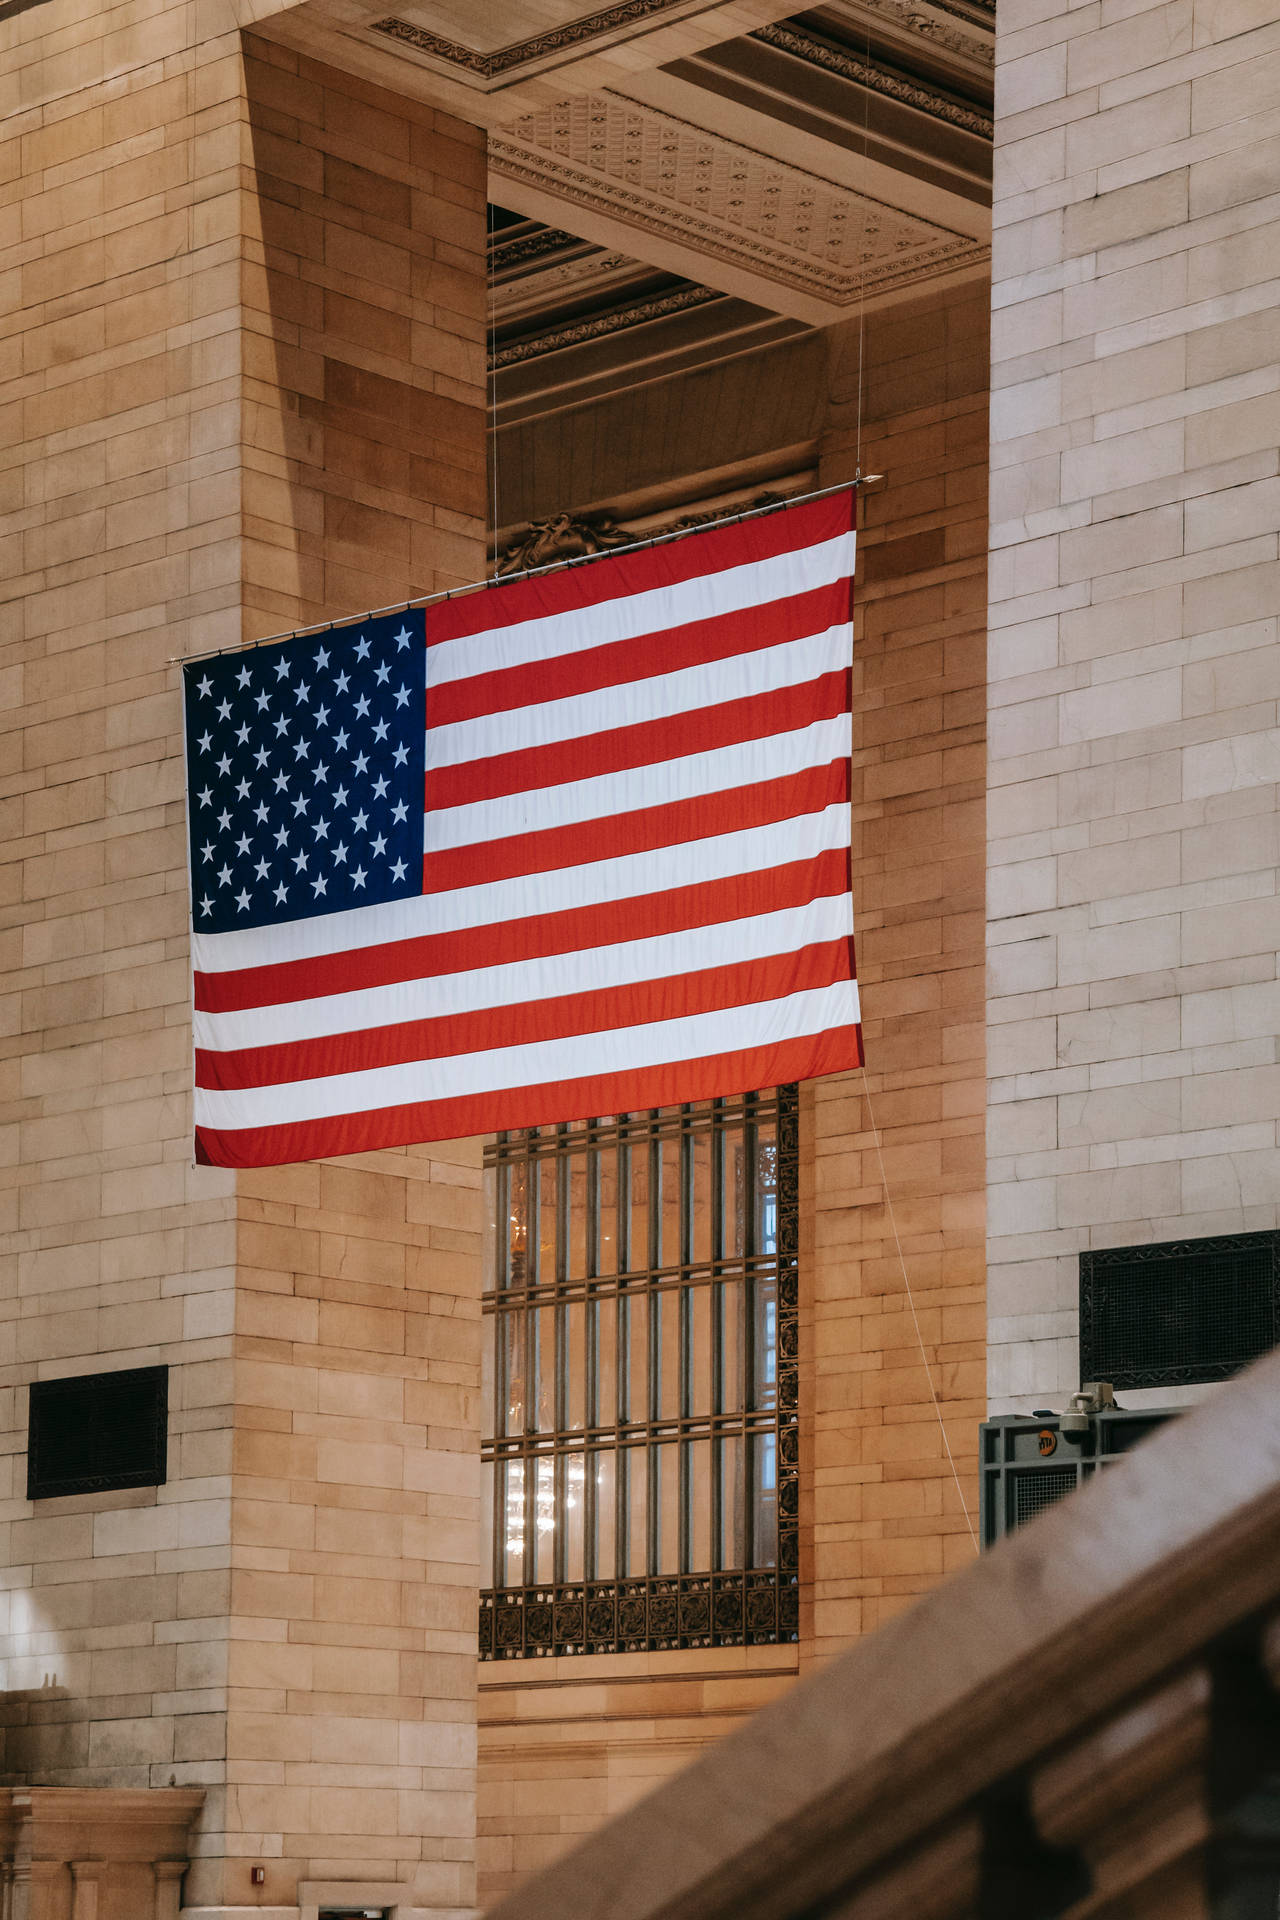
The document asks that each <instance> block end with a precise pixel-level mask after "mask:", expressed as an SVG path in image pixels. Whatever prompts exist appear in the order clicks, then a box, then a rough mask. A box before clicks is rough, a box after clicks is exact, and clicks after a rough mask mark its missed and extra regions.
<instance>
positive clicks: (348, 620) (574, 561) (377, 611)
mask: <svg viewBox="0 0 1280 1920" xmlns="http://www.w3.org/2000/svg"><path fill="white" fill-rule="evenodd" d="M883 479H884V475H883V474H882V473H862V472H858V473H855V474H854V477H853V479H852V480H839V481H837V482H836V484H835V485H834V486H831V487H817V488H815V489H814V491H813V492H812V493H796V494H792V495H790V496H789V497H788V498H787V499H785V500H772V501H770V502H769V504H768V506H765V507H743V508H742V509H741V510H740V511H738V512H736V513H725V514H721V515H720V516H719V517H718V518H716V519H715V520H706V521H703V522H702V523H701V524H700V525H698V526H696V527H672V528H671V529H670V531H669V532H667V533H652V534H647V535H646V536H645V537H644V539H642V540H629V541H628V542H627V544H626V545H625V546H622V547H606V548H604V549H603V550H602V551H601V552H599V553H578V554H574V556H573V557H572V558H571V559H569V560H550V561H548V562H547V564H546V566H544V567H525V568H523V569H522V571H521V572H519V573H503V574H495V575H494V576H493V578H492V579H489V580H470V581H468V582H467V584H466V585H465V586H461V587H445V588H443V589H442V590H441V591H440V592H439V593H426V594H423V595H421V596H420V598H418V599H416V600H393V601H392V603H391V605H390V606H389V607H373V608H371V609H370V610H369V611H367V612H362V613H343V614H338V615H336V616H335V617H334V618H333V619H332V620H317V621H315V622H314V623H313V624H312V625H311V626H309V627H286V628H285V629H284V631H283V632H282V633H267V634H264V635H263V636H262V638H261V639H260V640H242V641H241V642H240V643H239V645H237V646H233V647H207V648H206V649H205V650H204V652H202V653H173V654H170V655H169V662H168V664H169V665H170V666H171V667H181V666H193V665H196V664H198V663H199V662H200V661H201V660H220V659H222V657H223V656H224V654H228V653H252V652H253V650H254V649H255V648H256V647H269V646H272V645H274V644H275V643H276V642H277V641H280V640H299V639H302V638H303V637H304V636H305V635H307V634H309V633H331V632H332V631H333V630H334V628H335V627H349V626H356V625H358V624H359V622H360V621H362V620H380V619H385V617H386V616H387V615H388V614H391V613H400V612H404V613H408V612H409V611H410V609H412V608H416V607H431V606H438V605H439V604H440V603H441V602H442V601H445V600H456V599H458V598H459V597H460V596H461V595H463V594H471V593H484V592H487V591H488V590H490V589H491V588H493V587H507V586H511V585H513V584H514V583H515V582H516V581H517V580H534V579H537V578H538V577H539V576H541V575H543V574H547V573H563V572H564V571H565V569H566V568H568V567H584V566H587V565H589V563H590V562H591V561H593V560H612V559H616V558H617V556H618V555H619V554H623V553H640V552H642V551H643V550H644V549H645V548H646V547H657V546H662V545H663V544H664V543H665V542H667V541H670V540H687V539H688V538H689V537H690V535H691V534H695V533H710V532H712V531H713V529H715V528H716V527H731V526H734V525H736V524H737V522H738V521H740V520H756V519H761V518H763V517H764V516H765V515H767V514H770V513H785V512H786V510H787V508H788V507H802V506H805V505H807V504H808V502H809V501H811V500H825V499H827V498H828V496H829V495H831V494H833V493H844V492H846V491H847V490H848V489H850V488H855V489H856V488H858V487H867V486H871V485H873V484H874V483H875V482H876V481H879V480H883Z"/></svg>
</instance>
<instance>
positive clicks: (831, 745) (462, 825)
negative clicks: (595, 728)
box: [422, 713, 853, 853]
mask: <svg viewBox="0 0 1280 1920" xmlns="http://www.w3.org/2000/svg"><path fill="white" fill-rule="evenodd" d="M852 747H853V720H852V718H851V717H850V715H849V714H847V713H838V714H836V715H835V716H834V717H833V718H832V719H830V720H814V721H812V722H811V723H810V725H809V726H807V727H797V728H796V729H795V731H794V732H792V733H772V734H766V735H765V736H764V738H763V739H760V740H741V741H739V742H738V743H737V744H736V745H735V746H732V747H712V748H711V749H710V750H709V751H708V752H706V753H691V754H688V755H686V757H685V758H684V759H682V760H661V761H659V762H658V763H657V764H656V765H655V766H651V767H625V768H624V769H623V770H622V771H621V772H620V773H598V774H596V775H594V777H593V778H591V779H589V780H569V781H566V782H565V784H564V785H563V786H562V787H534V788H532V789H531V790H528V791H526V792H522V793H503V794H499V795H498V797H497V799H495V800H472V801H469V802H468V803H467V804H465V805H463V806H460V807H433V808H431V809H430V810H429V811H428V812H427V814H426V815H425V817H424V819H423V823H422V834H423V846H424V849H425V851H426V852H427V853H442V852H444V851H445V850H446V849H448V848H450V847H470V846H483V845H484V844H485V842H486V841H490V840H507V839H519V838H522V837H523V836H524V835H525V834H528V833H542V832H545V831H546V830H547V829H548V828H549V827H570V826H576V825H578V824H580V823H581V822H582V821H584V820H616V819H617V818H618V817H619V816H620V815H622V814H627V813H639V812H642V811H643V809H644V808H646V807H663V806H669V805H671V804H673V803H674V802H675V801H677V800H696V799H700V798H702V797H703V796H705V795H706V794H709V793H728V792H731V791H733V790H734V789H735V788H737V787H754V786H758V785H760V784H761V783H762V782H764V781H766V780H785V779H786V778H787V777H788V776H789V775H790V774H793V773H803V772H804V771H805V769H806V768H808V767H826V766H830V764H831V762H832V761H833V760H841V759H847V758H848V756H849V754H850V752H851V750H852Z"/></svg>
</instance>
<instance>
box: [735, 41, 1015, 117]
mask: <svg viewBox="0 0 1280 1920" xmlns="http://www.w3.org/2000/svg"><path fill="white" fill-rule="evenodd" d="M751 38H752V39H753V40H760V41H762V42H763V43H764V44H765V46H769V47H777V48H778V49H779V51H780V52H782V53H789V54H792V55H794V57H795V58H796V59H798V60H805V61H807V62H808V63H809V65H810V66H814V67H823V68H825V69H826V71H827V72H828V73H838V74H839V75H840V77H841V78H842V79H844V80H852V81H854V82H856V84H857V85H858V86H861V87H869V88H870V89H871V91H872V92H873V93H881V94H884V95H885V96H886V97H887V98H888V99H891V100H897V101H899V102H900V103H901V104H902V105H903V106H907V107H914V108H915V109H916V110H917V112H919V113H927V114H930V115H932V117H933V118H934V119H935V120H945V121H947V122H948V124H949V125H951V126H953V127H962V128H963V129H964V131H965V132H966V133H976V134H977V135H978V136H979V137H980V138H981V139H984V140H989V139H990V138H991V133H992V120H991V115H990V114H989V113H983V112H981V111H980V110H979V109H978V108H977V107H971V106H967V105H966V104H965V103H964V102H963V101H960V100H955V99H953V98H952V97H951V96H950V95H949V94H947V93H944V92H943V91H942V90H941V89H940V88H938V87H931V86H928V85H926V84H925V82H924V81H923V80H919V79H914V78H912V77H910V76H909V75H907V74H901V73H895V72H893V70H892V69H891V68H889V67H886V66H883V65H882V64H881V63H880V62H879V61H877V60H867V59H864V58H863V57H862V56H861V55H860V54H857V53H854V52H852V51H851V50H850V49H849V48H847V47H838V46H835V45H833V44H832V43H831V42H830V41H828V40H824V39H822V38H820V36H819V35H817V34H815V33H811V32H809V30H808V29H807V28H805V27H800V26H797V25H796V24H795V22H794V21H791V20H780V21H776V22H775V23H774V24H773V25H772V26H764V27H757V28H756V30H755V32H754V33H753V34H752V35H751Z"/></svg>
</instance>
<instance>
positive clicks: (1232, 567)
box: [988, 0, 1280, 1410]
mask: <svg viewBox="0 0 1280 1920" xmlns="http://www.w3.org/2000/svg"><path fill="white" fill-rule="evenodd" d="M1278 133H1280V25H1278V24H1277V23H1276V20H1275V13H1274V8H1272V7H1270V6H1268V5H1266V4H1265V3H1264V0H1172V3H1171V4H1159V5H1150V6H1142V5H1139V6H1134V5H1130V4H1127V3H1126V4H1123V5H1118V4H1115V5H1113V4H1111V0H1104V4H1103V5H1102V7H1101V10H1100V11H1099V9H1098V8H1095V7H1078V8H1074V9H1068V8H1067V7H1065V6H1063V5H1061V4H1057V3H1056V0H1007V4H1002V7H1001V14H1000V28H999V36H998V82H997V139H998V151H997V156H996V189H995V219H996V245H995V267H994V275H995V282H994V289H993V321H992V324H993V344H994V364H993V372H992V416H991V417H992V478H991V523H992V525H991V543H992V556H991V624H992V636H991V676H990V715H989V732H990V754H991V761H990V765H991V794H990V819H991V850H990V872H989V881H988V897H989V913H990V927H989V941H990V949H991V1000H990V1006H989V1021H990V1027H989V1042H988V1044H989V1062H990V1071H991V1076H992V1079H991V1101H992V1111H991V1132H990V1159H989V1183H990V1234H991V1238H990V1244H989V1257H990V1282H989V1284H990V1301H991V1321H990V1336H991V1375H990V1387H991V1394H992V1405H993V1408H994V1409H995V1410H1002V1409H1005V1408H1012V1407H1020V1406H1025V1405H1027V1404H1028V1403H1029V1401H1030V1400H1031V1399H1034V1398H1044V1397H1046V1396H1048V1397H1050V1398H1053V1397H1054V1396H1055V1395H1056V1396H1061V1395H1062V1394H1063V1393H1064V1392H1066V1391H1068V1390H1070V1389H1073V1388H1074V1387H1075V1386H1076V1385H1077V1384H1078V1376H1077V1371H1076V1366H1077V1356H1076V1339H1075V1335H1076V1310H1077V1254H1078V1252H1079V1250H1080V1249H1081V1248H1088V1247H1103V1246H1123V1245H1127V1244H1130V1243H1134V1242H1139V1241H1150V1240H1162V1239H1167V1238H1170V1237H1173V1236H1183V1235H1194V1234H1209V1233H1215V1232H1223V1231H1236V1230H1239V1229H1241V1228H1262V1227H1267V1228H1269V1227H1274V1226H1275V1225H1276V1224H1277V1220H1278V1218H1280V1215H1278V1212H1277V1173H1278V1172H1280V1158H1278V1156H1277V1142H1276V1098H1275V1096H1276V1086H1277V1074H1278V1073H1280V1068H1278V1067H1277V1064H1276V1061H1277V1054H1276V1037H1275V1036H1276V1032H1277V1008H1278V1007H1280V985H1278V984H1277V977H1276V949H1277V946H1278V945H1280V898H1278V897H1277V890H1276V863H1277V857H1278V855H1280V815H1278V813H1277V786H1276V782H1277V779H1278V778H1280V760H1278V759H1277V740H1278V739H1280V734H1278V733H1277V718H1278V709H1277V699H1278V698H1280V651H1278V650H1277V647H1276V644H1275V642H1276V622H1275V600H1276V586H1277V580H1278V578H1280V572H1278V560H1277V556H1278V554H1280V454H1278V453H1277V440H1278V439H1280V428H1278V426H1277V422H1278V421H1280V323H1278V322H1277V317H1276V293H1277V281H1276V273H1277V264H1276V263H1277V250H1276V249H1277V237H1278V235H1280V227H1278V226H1277V219H1278V217H1280V205H1278V204H1277V202H1276V200H1275V197H1274V195H1275V188H1276V183H1277V182H1276V136H1277V134H1278ZM1134 1397H1135V1396H1133V1395H1129V1396H1127V1398H1128V1399H1130V1400H1132V1399H1133V1398H1134ZM1137 1397H1138V1398H1144V1397H1145V1398H1148V1399H1151V1398H1158V1399H1165V1400H1167V1399H1169V1398H1172V1397H1179V1396H1173V1395H1170V1394H1169V1393H1166V1392H1161V1393H1158V1394H1157V1393H1152V1392H1148V1393H1147V1394H1146V1395H1140V1396H1137Z"/></svg>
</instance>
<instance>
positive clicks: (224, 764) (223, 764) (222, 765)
mask: <svg viewBox="0 0 1280 1920" xmlns="http://www.w3.org/2000/svg"><path fill="white" fill-rule="evenodd" d="M230 771H231V762H230V761H229V760H228V758H227V756H226V754H225V753H224V754H223V756H222V758H221V760H219V762H218V772H219V773H220V774H222V776H223V778H224V779H225V778H226V776H227V774H229V773H230Z"/></svg>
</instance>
